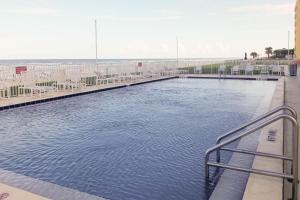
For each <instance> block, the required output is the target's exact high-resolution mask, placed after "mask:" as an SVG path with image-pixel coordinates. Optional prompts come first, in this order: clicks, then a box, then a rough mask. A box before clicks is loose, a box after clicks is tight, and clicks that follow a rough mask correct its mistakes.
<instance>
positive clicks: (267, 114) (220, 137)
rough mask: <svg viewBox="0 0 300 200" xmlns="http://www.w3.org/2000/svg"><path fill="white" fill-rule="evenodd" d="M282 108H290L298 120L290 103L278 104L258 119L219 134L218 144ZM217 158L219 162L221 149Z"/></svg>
mask: <svg viewBox="0 0 300 200" xmlns="http://www.w3.org/2000/svg"><path fill="white" fill-rule="evenodd" d="M281 110H288V111H290V112H291V113H292V115H293V117H294V118H295V119H296V120H297V112H296V111H295V110H294V109H293V108H292V107H290V106H288V105H282V106H278V107H276V108H274V109H273V110H270V111H269V112H267V113H265V114H263V115H261V116H259V117H257V118H256V119H253V120H252V121H250V122H248V123H246V124H243V125H241V126H240V127H238V128H236V129H234V130H231V131H229V132H228V133H226V134H223V135H221V136H219V137H218V138H217V142H216V144H220V142H221V141H222V140H223V139H225V138H227V137H230V136H232V135H233V134H235V133H237V132H239V131H241V130H243V129H245V128H247V127H248V126H251V125H253V124H256V123H257V122H260V121H261V120H264V119H266V118H267V117H269V116H271V115H273V114H275V113H277V112H279V111H281ZM216 159H217V162H220V151H217V157H216Z"/></svg>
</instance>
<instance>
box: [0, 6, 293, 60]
mask: <svg viewBox="0 0 300 200" xmlns="http://www.w3.org/2000/svg"><path fill="white" fill-rule="evenodd" d="M294 7H295V0H251V1H249V0H126V1H124V0H26V1H24V0H0V59H54V58H57V59H68V58H69V59H84V58H86V59H91V58H95V32H94V20H95V19H97V21H98V46H99V48H98V57H99V58H103V59H119V58H176V44H177V43H176V37H178V46H179V48H178V49H179V57H180V58H229V57H243V55H244V52H248V53H249V54H250V52H252V51H256V52H257V53H258V54H259V55H261V56H264V48H265V47H267V46H272V47H273V48H274V49H277V48H287V47H288V31H290V38H291V39H290V46H291V47H294Z"/></svg>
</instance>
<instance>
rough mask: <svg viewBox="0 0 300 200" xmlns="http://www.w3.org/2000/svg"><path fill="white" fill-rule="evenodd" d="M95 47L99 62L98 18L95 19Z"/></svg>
mask: <svg viewBox="0 0 300 200" xmlns="http://www.w3.org/2000/svg"><path fill="white" fill-rule="evenodd" d="M95 48H96V63H98V29H97V19H95Z"/></svg>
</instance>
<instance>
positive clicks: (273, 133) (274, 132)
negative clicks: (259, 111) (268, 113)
mask: <svg viewBox="0 0 300 200" xmlns="http://www.w3.org/2000/svg"><path fill="white" fill-rule="evenodd" d="M276 135H277V130H273V129H270V130H269V132H268V138H267V140H268V141H269V142H276Z"/></svg>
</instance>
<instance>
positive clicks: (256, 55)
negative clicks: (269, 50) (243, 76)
mask: <svg viewBox="0 0 300 200" xmlns="http://www.w3.org/2000/svg"><path fill="white" fill-rule="evenodd" d="M250 56H252V57H253V59H255V58H257V57H258V53H256V52H251V53H250Z"/></svg>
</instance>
